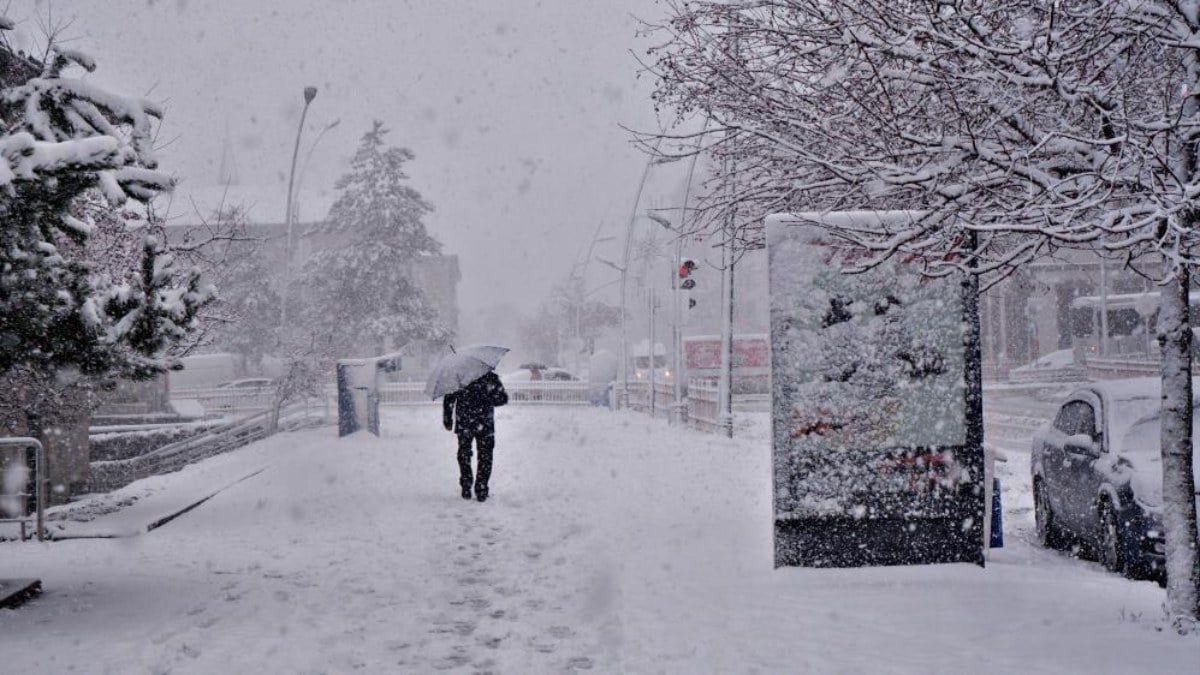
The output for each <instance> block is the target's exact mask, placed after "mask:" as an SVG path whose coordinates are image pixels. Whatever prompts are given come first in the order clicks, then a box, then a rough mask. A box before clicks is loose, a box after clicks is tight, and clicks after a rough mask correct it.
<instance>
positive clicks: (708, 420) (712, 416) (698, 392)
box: [687, 377, 721, 431]
mask: <svg viewBox="0 0 1200 675" xmlns="http://www.w3.org/2000/svg"><path fill="white" fill-rule="evenodd" d="M718 391H719V389H718V387H717V381H716V380H714V379H712V378H707V377H704V378H693V379H691V380H688V393H687V417H688V423H689V424H691V425H692V426H693V427H695V428H697V429H702V430H704V431H716V430H717V428H718V426H719V424H718V419H719V417H720V415H719V412H720V409H721V401H720V397H718V396H717V392H718Z"/></svg>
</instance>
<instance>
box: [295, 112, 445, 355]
mask: <svg viewBox="0 0 1200 675" xmlns="http://www.w3.org/2000/svg"><path fill="white" fill-rule="evenodd" d="M387 133H388V130H387V129H385V128H384V126H383V123H382V122H379V121H376V122H375V123H374V124H373V125H372V127H371V129H370V130H369V131H367V132H366V133H365V134H363V137H362V142H361V143H360V145H359V147H358V150H357V152H356V153H355V155H354V158H353V160H352V161H351V169H350V172H349V173H347V174H346V175H344V176H342V177H341V178H340V179H339V180H338V182H337V184H336V188H337V189H338V190H339V191H340V194H339V195H338V197H337V199H336V200H335V201H334V203H333V206H332V207H331V208H330V210H329V216H328V217H327V218H326V219H325V221H324V222H323V223H321V224H320V226H318V227H317V228H316V229H315V230H314V231H313V232H311V233H310V235H309V236H311V237H313V238H314V240H315V241H318V242H320V244H319V246H318V247H317V248H318V250H317V253H316V254H315V255H314V256H313V257H312V259H311V260H309V262H308V264H307V266H306V268H305V271H304V275H303V278H302V279H300V285H301V287H302V291H303V298H304V301H305V303H306V306H305V307H304V308H303V309H302V316H303V321H304V322H305V323H306V324H307V325H309V326H311V327H313V328H315V329H316V330H317V333H318V334H319V335H321V336H323V337H322V338H321V340H322V341H324V342H326V343H327V344H330V345H331V346H333V347H335V351H336V352H338V353H339V355H341V356H351V355H354V354H355V353H356V352H367V353H382V351H383V350H385V349H388V348H391V347H398V346H403V345H406V344H408V343H410V342H414V341H420V340H443V339H446V338H448V337H449V335H448V331H447V329H446V328H445V326H444V324H443V323H442V322H441V321H440V320H439V319H438V316H437V311H436V309H435V308H434V307H433V306H432V305H431V304H430V302H429V300H428V299H427V298H426V295H425V293H424V292H423V291H422V289H421V288H420V287H419V286H418V285H417V284H416V283H415V282H414V277H413V271H412V266H413V263H414V262H415V261H416V259H417V258H418V257H420V256H427V255H435V254H438V253H440V252H441V244H440V243H439V242H438V241H437V240H436V239H435V238H434V237H433V236H432V235H431V234H430V233H429V231H428V230H427V229H426V227H425V223H424V218H425V217H426V216H427V215H428V214H429V213H430V211H432V208H433V207H432V206H430V204H429V203H428V202H426V201H425V199H424V198H423V197H422V196H421V193H420V192H418V191H417V190H416V189H414V188H413V187H412V186H411V185H410V184H409V177H408V175H407V174H406V173H405V171H404V164H405V163H406V162H408V161H411V160H412V159H413V157H414V155H413V153H412V151H411V150H409V149H407V148H400V147H385V145H384V137H385V136H386V134H387Z"/></svg>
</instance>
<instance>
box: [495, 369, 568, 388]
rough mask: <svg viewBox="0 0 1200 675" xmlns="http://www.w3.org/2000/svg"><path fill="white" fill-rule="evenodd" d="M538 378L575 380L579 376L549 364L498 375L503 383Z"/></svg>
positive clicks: (532, 380)
mask: <svg viewBox="0 0 1200 675" xmlns="http://www.w3.org/2000/svg"><path fill="white" fill-rule="evenodd" d="M539 380H540V381H543V382H575V381H578V380H579V378H578V377H575V375H574V374H572V373H571V372H569V371H567V370H564V369H562V368H554V367H551V366H547V367H545V368H518V369H517V370H514V371H512V372H510V373H505V374H503V375H501V376H500V381H501V382H503V383H505V384H508V383H510V382H537V381H539Z"/></svg>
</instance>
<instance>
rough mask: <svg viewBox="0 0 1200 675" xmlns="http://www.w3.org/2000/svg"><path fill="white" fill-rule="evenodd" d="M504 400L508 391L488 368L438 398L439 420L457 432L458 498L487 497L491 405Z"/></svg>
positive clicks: (492, 436)
mask: <svg viewBox="0 0 1200 675" xmlns="http://www.w3.org/2000/svg"><path fill="white" fill-rule="evenodd" d="M506 403H508V392H506V391H504V384H503V383H502V382H500V378H499V377H497V375H496V373H494V372H488V373H487V374H486V375H484V376H483V377H480V378H479V379H477V380H474V381H472V382H471V383H470V384H468V385H467V386H466V387H464V388H462V389H460V390H458V391H456V392H454V393H453V394H447V395H446V396H445V397H444V398H443V399H442V424H443V426H445V427H446V431H453V432H454V433H456V434H457V435H458V484H459V486H460V487H461V488H462V498H463V499H470V498H471V488H472V486H474V488H475V498H476V499H478V500H479V501H481V502H482V501H485V500H487V498H488V480H489V479H490V478H491V477H492V451H493V450H494V449H495V448H496V417H495V408H496V407H498V406H502V405H504V404H506ZM472 441H474V442H475V450H476V452H477V453H478V461H477V466H476V471H475V472H474V477H473V478H472V472H471V442H472Z"/></svg>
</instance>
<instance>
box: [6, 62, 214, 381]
mask: <svg viewBox="0 0 1200 675" xmlns="http://www.w3.org/2000/svg"><path fill="white" fill-rule="evenodd" d="M72 66H79V67H82V68H84V69H85V70H87V71H91V70H94V69H95V64H94V62H93V61H92V60H91V59H90V58H88V57H87V56H85V55H82V54H79V53H77V52H72V51H68V50H62V49H59V50H57V51H51V52H50V57H49V58H48V60H47V63H46V64H45V66H44V67H43V68H42V71H41V73H40V74H38V75H37V76H36V77H32V78H30V79H28V80H27V81H26V82H24V83H23V84H19V85H16V86H10V87H7V88H5V89H4V90H3V91H2V92H0V118H2V120H3V132H2V133H0V375H7V374H9V373H12V372H14V371H15V370H25V371H32V372H43V373H46V372H53V371H56V370H58V369H62V368H70V369H78V370H79V371H80V372H82V373H84V374H87V375H107V374H122V375H127V376H133V377H147V376H150V375H152V374H154V373H157V372H161V371H162V370H163V369H164V368H166V367H167V365H168V363H167V362H166V361H164V360H163V359H161V358H160V357H161V355H162V353H163V351H164V348H165V347H166V346H167V345H168V344H169V343H170V342H171V341H172V340H176V339H179V338H180V337H181V336H182V335H183V334H185V333H186V332H187V331H188V330H189V329H190V326H191V323H192V321H193V319H194V318H195V313H196V311H197V310H198V309H199V307H201V306H203V305H204V304H205V303H206V302H208V301H209V300H210V299H211V297H212V292H211V289H209V288H208V287H207V286H206V285H205V284H204V283H203V282H202V281H201V279H200V277H199V274H198V273H195V272H181V271H180V270H178V269H176V267H175V266H174V263H173V260H172V258H171V256H170V255H169V254H168V253H167V252H166V250H165V248H164V242H162V241H161V240H160V239H157V238H154V237H146V238H145V239H144V240H142V241H140V242H137V244H138V247H139V248H140V249H141V264H140V265H139V266H138V267H135V268H133V269H126V270H123V271H117V272H116V273H115V274H114V273H112V272H113V270H106V272H108V273H106V274H98V273H97V264H96V261H95V260H92V259H90V258H89V246H88V245H89V241H90V240H91V238H92V235H93V232H94V231H95V229H96V225H95V219H94V217H93V215H94V210H95V209H97V208H100V209H102V210H105V211H106V212H107V213H108V215H110V216H113V217H116V218H118V219H120V220H128V219H130V218H133V219H138V218H145V217H146V216H147V215H148V208H147V207H146V203H147V202H148V201H149V200H150V199H151V198H153V197H154V196H155V195H157V194H158V193H159V192H161V191H164V190H169V189H170V188H171V187H172V180H171V178H170V177H169V176H167V175H166V174H164V173H162V172H160V171H157V170H156V169H157V161H156V160H155V158H154V154H153V151H152V148H151V144H152V123H151V120H152V119H154V118H159V117H161V115H162V111H161V110H160V109H159V108H158V107H157V106H155V105H154V104H152V103H150V102H148V101H144V100H141V99H136V98H129V97H124V96H120V95H116V94H112V93H110V92H107V91H104V90H103V89H101V88H99V87H96V86H94V85H93V84H91V83H89V82H86V81H84V80H82V79H74V78H69V77H65V76H64V75H63V71H64V70H66V69H68V68H69V67H72ZM118 210H120V213H119V215H118V214H117V212H118ZM122 272H123V273H122Z"/></svg>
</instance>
